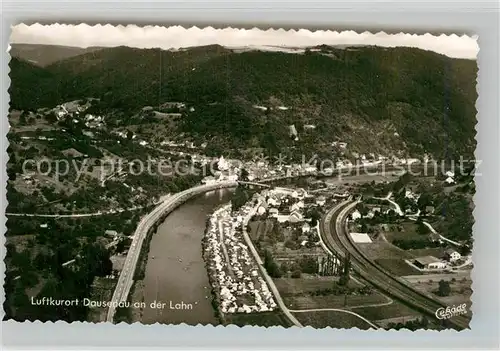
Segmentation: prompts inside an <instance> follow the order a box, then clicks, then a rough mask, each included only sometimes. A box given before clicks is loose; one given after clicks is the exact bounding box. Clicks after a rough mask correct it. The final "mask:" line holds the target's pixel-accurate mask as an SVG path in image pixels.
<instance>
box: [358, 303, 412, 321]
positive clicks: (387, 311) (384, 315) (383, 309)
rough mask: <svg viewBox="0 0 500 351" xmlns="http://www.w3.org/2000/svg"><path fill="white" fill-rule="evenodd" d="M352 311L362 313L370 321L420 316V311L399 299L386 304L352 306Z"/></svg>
mask: <svg viewBox="0 0 500 351" xmlns="http://www.w3.org/2000/svg"><path fill="white" fill-rule="evenodd" d="M352 311H353V312H356V313H358V314H360V315H361V316H363V317H365V318H366V319H368V320H370V321H377V320H382V319H388V318H396V317H408V318H414V317H415V316H420V313H418V312H416V311H414V310H412V309H411V308H409V307H407V306H405V305H403V304H402V303H400V302H397V301H394V302H393V303H392V304H390V305H386V306H379V307H360V308H352Z"/></svg>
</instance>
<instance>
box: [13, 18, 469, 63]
mask: <svg viewBox="0 0 500 351" xmlns="http://www.w3.org/2000/svg"><path fill="white" fill-rule="evenodd" d="M11 43H28V44H53V45H65V46H77V47H88V46H120V45H126V46H130V47H137V48H158V47H159V48H162V49H178V48H185V47H191V46H199V45H210V44H219V45H223V46H227V47H244V46H253V47H258V48H260V49H262V48H265V47H266V46H283V47H307V46H314V45H319V44H327V45H377V46H384V47H395V46H408V47H416V48H420V49H424V50H432V51H435V52H437V53H440V54H443V55H447V56H449V57H456V58H467V59H476V58H477V54H478V51H479V46H478V43H477V37H469V36H466V35H463V36H457V35H455V34H452V35H444V34H443V35H440V36H434V35H431V34H424V35H416V34H405V33H399V34H386V33H384V32H379V33H374V34H372V33H369V32H363V33H356V32H354V31H343V32H336V31H323V30H320V31H309V30H305V29H300V30H297V31H295V30H289V31H285V30H283V29H278V30H274V29H270V30H261V29H257V28H254V29H235V28H224V29H215V28H212V27H206V28H203V29H202V28H197V27H191V28H184V27H181V26H172V27H160V26H146V27H138V26H134V25H129V26H112V25H109V24H108V25H104V26H102V25H96V26H89V25H86V24H80V25H77V26H75V25H65V24H52V25H41V24H38V23H37V24H33V25H31V26H27V25H25V24H19V25H16V26H13V27H12V34H11Z"/></svg>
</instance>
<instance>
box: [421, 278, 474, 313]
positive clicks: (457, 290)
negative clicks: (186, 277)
mask: <svg viewBox="0 0 500 351" xmlns="http://www.w3.org/2000/svg"><path fill="white" fill-rule="evenodd" d="M439 280H441V279H439V278H437V279H435V280H429V281H427V282H420V283H414V284H413V286H414V287H415V288H416V289H418V290H421V291H425V292H428V293H430V294H434V295H435V296H436V297H437V298H438V299H439V300H440V301H442V302H443V303H445V304H447V305H449V306H453V305H458V304H462V303H466V304H467V310H468V311H469V313H470V302H471V301H470V297H471V295H472V280H470V279H458V278H456V280H455V281H451V280H450V287H451V293H450V295H448V296H439V295H437V294H436V291H437V290H438V287H439Z"/></svg>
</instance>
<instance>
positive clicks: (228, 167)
mask: <svg viewBox="0 0 500 351" xmlns="http://www.w3.org/2000/svg"><path fill="white" fill-rule="evenodd" d="M216 164H217V167H216V168H217V170H215V169H214V170H213V171H212V172H213V176H206V177H205V178H203V179H202V183H203V184H214V183H218V182H227V181H231V182H235V181H237V180H238V177H239V174H240V168H239V163H238V162H231V161H228V160H226V159H225V158H224V156H221V157H220V158H219V160H218V161H217V163H216ZM214 168H215V167H214Z"/></svg>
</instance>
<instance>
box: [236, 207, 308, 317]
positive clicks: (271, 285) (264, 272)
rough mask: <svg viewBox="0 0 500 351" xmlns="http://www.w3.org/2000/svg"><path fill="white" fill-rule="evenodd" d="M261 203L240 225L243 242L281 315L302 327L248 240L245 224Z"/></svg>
mask: <svg viewBox="0 0 500 351" xmlns="http://www.w3.org/2000/svg"><path fill="white" fill-rule="evenodd" d="M260 205H261V202H258V203H257V205H255V206H254V207H253V209H252V210H251V211H250V212H249V213H248V214H247V216H246V217H245V219H244V220H243V223H242V231H243V237H244V238H245V242H246V243H247V246H248V247H249V248H250V252H251V253H252V255H253V257H254V259H255V261H256V262H257V266H258V267H259V270H260V272H261V273H262V276H263V277H264V279H265V280H266V282H267V285H268V286H269V288H270V289H271V292H272V293H273V295H274V297H275V298H276V303H277V304H278V306H279V307H280V308H281V310H282V311H283V313H284V314H285V315H286V316H287V318H288V319H289V320H290V321H291V322H292V323H293V324H294V325H295V326H297V327H302V324H301V323H300V322H299V321H298V320H297V318H295V316H294V315H293V314H292V313H290V310H289V309H288V307H286V305H285V302H283V299H282V298H281V295H280V293H279V291H278V288H277V287H276V285H275V284H274V282H273V280H272V279H271V277H270V276H269V274H268V273H267V270H266V269H265V268H264V262H263V261H262V259H261V258H260V256H259V253H258V252H257V250H256V249H255V246H254V245H253V243H252V240H251V239H250V237H249V235H248V232H247V224H248V222H249V221H250V219H251V218H252V216H253V215H254V214H255V213H256V212H257V209H258V208H259V207H260Z"/></svg>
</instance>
